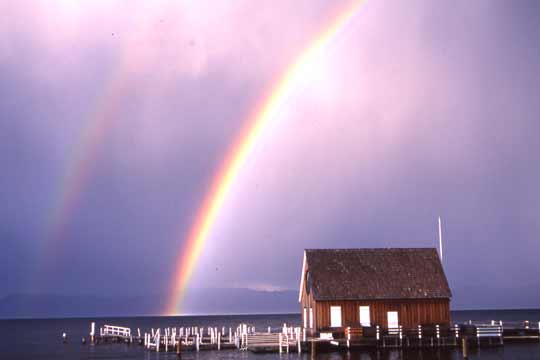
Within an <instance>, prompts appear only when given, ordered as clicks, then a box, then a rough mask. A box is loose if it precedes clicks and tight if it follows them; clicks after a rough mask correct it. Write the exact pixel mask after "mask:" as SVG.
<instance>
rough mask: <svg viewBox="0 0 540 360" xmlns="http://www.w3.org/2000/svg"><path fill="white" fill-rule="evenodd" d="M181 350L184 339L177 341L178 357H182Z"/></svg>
mask: <svg viewBox="0 0 540 360" xmlns="http://www.w3.org/2000/svg"><path fill="white" fill-rule="evenodd" d="M181 350H182V341H178V342H177V343H176V356H177V357H178V358H181V357H182V355H181Z"/></svg>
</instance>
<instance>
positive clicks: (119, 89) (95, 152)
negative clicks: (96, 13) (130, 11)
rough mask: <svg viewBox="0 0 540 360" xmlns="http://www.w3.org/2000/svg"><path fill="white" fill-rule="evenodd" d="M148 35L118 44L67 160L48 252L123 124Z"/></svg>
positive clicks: (135, 35)
mask: <svg viewBox="0 0 540 360" xmlns="http://www.w3.org/2000/svg"><path fill="white" fill-rule="evenodd" d="M143 15H147V13H141V14H134V15H132V16H133V17H134V18H136V16H143ZM136 20H137V21H136V23H139V22H140V20H139V18H136ZM146 26H149V25H146ZM146 31H147V29H146V28H144V27H143V28H142V29H141V30H139V31H138V32H137V31H132V32H130V35H129V36H128V37H127V39H126V40H124V41H122V42H121V43H119V48H120V51H119V54H118V55H117V58H116V59H115V60H116V61H115V63H114V67H113V68H112V70H111V73H110V74H109V76H108V77H107V79H106V80H105V83H104V86H103V90H102V91H101V93H100V94H99V96H98V97H97V99H96V103H95V105H94V108H93V111H92V112H91V113H90V114H89V117H88V119H87V121H86V122H87V123H86V126H85V127H84V128H83V129H82V131H81V133H80V135H79V138H78V143H77V147H76V150H75V151H74V152H73V154H71V156H70V158H69V159H68V166H67V171H66V173H65V174H64V177H63V179H62V180H61V181H60V182H59V183H60V186H59V188H58V189H59V196H58V197H57V198H58V199H59V200H58V201H57V202H56V203H55V204H54V205H53V208H52V211H51V217H50V219H49V221H48V229H47V241H46V242H45V245H46V248H45V249H44V250H45V251H49V252H52V251H54V252H58V251H59V247H58V246H50V245H51V244H53V245H58V244H60V243H61V242H62V241H63V240H64V239H65V238H66V237H67V234H66V233H67V227H68V225H69V223H70V220H71V217H72V215H73V213H74V212H75V211H76V207H77V205H78V203H79V201H80V198H81V196H82V194H83V191H84V188H85V186H86V185H87V183H88V181H89V180H90V178H91V175H92V170H94V168H95V166H96V164H97V162H98V158H99V155H100V153H99V151H100V149H101V148H102V145H103V144H104V143H105V141H106V135H107V134H108V133H109V132H110V130H111V129H113V128H114V127H115V125H116V124H117V123H118V121H120V119H119V115H118V110H119V108H120V106H121V103H122V99H123V98H124V97H125V96H126V95H127V94H129V91H130V90H131V87H130V84H128V82H129V76H130V72H133V70H134V69H137V67H138V66H140V64H141V63H142V61H144V54H141V53H140V52H137V40H138V38H139V37H140V36H141V34H144V33H145V32H146ZM134 52H137V55H138V56H137V57H134V56H132V53H134ZM45 258H47V256H45Z"/></svg>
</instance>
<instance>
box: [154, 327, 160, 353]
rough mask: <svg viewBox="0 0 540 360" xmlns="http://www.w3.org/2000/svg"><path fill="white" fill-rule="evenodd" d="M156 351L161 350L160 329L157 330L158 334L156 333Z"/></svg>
mask: <svg viewBox="0 0 540 360" xmlns="http://www.w3.org/2000/svg"><path fill="white" fill-rule="evenodd" d="M155 339H156V352H159V345H160V344H161V343H160V336H159V329H158V332H157V335H156V338H155Z"/></svg>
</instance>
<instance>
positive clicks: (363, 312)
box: [360, 306, 371, 326]
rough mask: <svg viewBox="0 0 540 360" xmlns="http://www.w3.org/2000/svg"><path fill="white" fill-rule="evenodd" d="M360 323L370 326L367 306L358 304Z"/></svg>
mask: <svg viewBox="0 0 540 360" xmlns="http://www.w3.org/2000/svg"><path fill="white" fill-rule="evenodd" d="M360 325H362V326H371V320H370V318H369V306H360Z"/></svg>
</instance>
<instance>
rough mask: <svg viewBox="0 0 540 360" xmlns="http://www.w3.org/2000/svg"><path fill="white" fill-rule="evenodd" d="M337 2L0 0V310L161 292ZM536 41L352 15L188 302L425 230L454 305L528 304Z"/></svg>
mask: <svg viewBox="0 0 540 360" xmlns="http://www.w3.org/2000/svg"><path fill="white" fill-rule="evenodd" d="M348 3H349V2H347V1H334V0H333V1H313V0H309V1H308V0H305V1H304V0H300V1H294V2H291V1H275V0H273V1H234V2H216V1H196V2H188V1H170V2H167V1H151V2H150V1H105V0H103V1H67V0H64V1H61V0H58V1H53V2H50V1H38V0H35V1H32V0H17V1H11V0H8V1H4V2H3V3H2V5H0V12H1V13H2V14H3V16H2V17H3V20H2V21H1V22H0V169H1V170H0V171H1V176H0V200H1V203H2V206H0V242H1V248H2V251H0V296H4V295H7V294H12V293H36V292H41V293H43V292H46V293H57V294H102V293H107V294H113V295H114V294H119V295H124V294H129V295H138V294H147V293H158V294H162V293H168V292H169V291H171V288H172V285H171V284H172V283H173V282H174V281H175V279H174V276H175V274H174V273H175V267H176V262H177V261H178V258H179V256H180V252H181V249H182V245H183V244H184V242H185V239H186V237H187V235H188V232H189V229H190V227H191V225H192V223H193V222H194V221H195V217H196V215H197V211H198V210H199V207H200V206H201V203H202V201H203V199H204V197H205V195H206V194H207V192H208V190H209V186H210V184H211V182H212V180H213V177H214V176H215V174H216V172H217V169H218V168H219V166H220V165H221V164H222V162H223V161H224V157H225V155H226V154H227V153H228V150H229V148H230V146H231V145H232V144H233V143H234V141H236V139H237V137H238V135H239V132H240V131H241V129H242V128H243V127H244V126H246V122H247V121H248V120H249V118H250V114H252V113H253V111H255V108H256V106H257V105H258V104H259V103H260V102H261V101H263V100H264V98H265V96H267V94H268V91H269V89H271V87H272V85H273V84H274V83H275V81H276V79H278V78H279V76H280V75H281V74H282V73H283V72H284V71H286V70H287V68H288V66H290V65H291V64H292V63H294V61H295V60H296V59H297V57H298V56H299V55H300V54H301V53H302V51H303V50H304V49H305V48H306V46H307V45H309V44H310V43H312V42H313V41H314V40H315V39H316V37H317V36H318V34H320V33H321V32H322V31H323V30H324V27H325V26H326V24H328V22H329V21H330V20H331V18H332V16H334V14H336V12H339V11H340V9H343V8H344V7H346V6H347V4H348ZM539 33H540V3H538V2H536V1H525V0H522V1H512V2H510V1H498V0H494V1H484V0H478V1H474V2H471V1H465V0H463V1H461V0H458V1H452V2H433V1H427V0H426V1H420V0H414V1H406V2H405V1H403V2H395V1H365V3H364V4H363V5H362V6H361V7H360V10H359V11H358V13H357V14H356V15H355V16H354V18H353V20H352V21H351V22H350V23H349V24H348V25H347V27H346V28H345V29H344V30H343V31H342V32H340V33H339V35H338V36H337V37H336V38H335V39H333V41H332V42H331V43H330V44H329V46H327V47H326V48H325V50H324V52H323V53H322V54H321V55H320V56H319V57H318V58H317V63H316V64H313V67H312V69H311V71H309V72H307V73H306V74H305V75H304V76H303V77H302V79H301V81H300V82H299V84H298V86H296V87H295V88H294V89H293V91H291V94H290V96H289V97H288V99H287V101H286V103H285V104H284V105H283V106H282V107H281V108H280V111H279V112H278V114H277V115H276V116H277V117H278V119H276V121H274V122H273V126H272V127H271V128H269V129H267V130H265V132H264V136H262V137H261V139H260V141H259V142H258V143H257V146H256V148H255V149H254V150H253V152H252V153H251V154H250V156H249V158H248V160H247V162H246V163H245V164H244V166H243V167H242V169H241V171H240V173H239V174H238V176H237V178H236V180H235V181H234V184H233V186H232V188H231V189H230V191H229V192H228V194H227V198H226V201H225V203H224V205H223V207H222V208H221V210H220V212H219V214H218V216H217V219H216V221H215V223H214V224H213V226H212V229H211V231H210V234H209V236H208V239H207V241H206V244H205V247H204V251H203V253H202V255H201V257H200V258H199V260H198V262H197V266H196V268H195V272H194V276H193V278H192V280H191V282H190V284H189V287H190V288H212V287H248V288H255V289H267V290H272V289H294V288H296V287H297V286H298V283H299V274H300V270H301V261H302V250H303V249H304V248H318V247H426V246H436V245H437V241H438V239H437V217H438V216H439V215H440V216H441V217H442V219H443V237H444V247H445V249H444V251H445V258H444V266H445V270H446V272H447V276H448V278H449V282H450V285H451V287H452V288H453V289H458V288H466V287H486V288H492V289H500V291H501V292H502V291H507V289H521V288H528V287H538V286H539V285H540V284H539V283H538V279H537V278H536V277H531V276H529V274H538V273H539V272H540V262H539V261H538V256H539V254H540V242H539V239H538V234H539V233H540V222H539V221H538V215H539V214H540V190H539V187H538V184H540V167H539V166H538V164H539V154H540V143H539V141H538V139H537V137H538V134H540V122H539V120H538V114H539V113H540V101H538V94H539V93H540V42H538V34H539ZM133 279H137V280H136V281H134V280H133ZM538 305H540V299H538Z"/></svg>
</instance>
